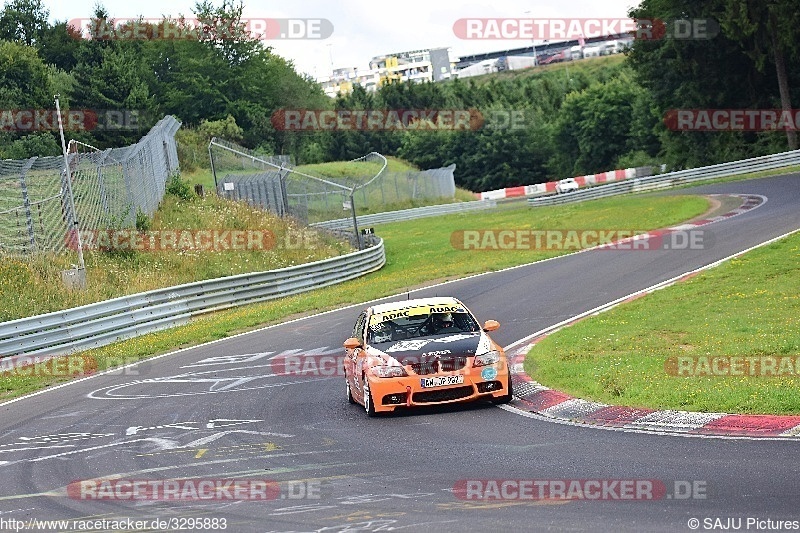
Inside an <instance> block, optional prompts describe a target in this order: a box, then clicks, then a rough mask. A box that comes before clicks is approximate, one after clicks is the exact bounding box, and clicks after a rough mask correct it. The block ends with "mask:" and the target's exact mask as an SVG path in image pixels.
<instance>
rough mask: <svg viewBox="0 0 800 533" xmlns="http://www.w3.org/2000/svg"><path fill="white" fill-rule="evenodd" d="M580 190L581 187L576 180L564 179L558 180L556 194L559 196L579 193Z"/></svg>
mask: <svg viewBox="0 0 800 533" xmlns="http://www.w3.org/2000/svg"><path fill="white" fill-rule="evenodd" d="M579 188H580V186H579V185H578V182H577V181H575V178H564V179H563V180H558V183H556V192H557V193H558V194H562V193H565V192H572V191H577V190H578V189H579Z"/></svg>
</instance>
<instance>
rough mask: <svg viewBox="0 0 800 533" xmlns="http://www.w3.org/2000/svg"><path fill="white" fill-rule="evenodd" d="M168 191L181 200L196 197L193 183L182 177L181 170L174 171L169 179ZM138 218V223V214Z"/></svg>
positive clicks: (137, 217)
mask: <svg viewBox="0 0 800 533" xmlns="http://www.w3.org/2000/svg"><path fill="white" fill-rule="evenodd" d="M166 192H167V194H171V195H172V196H175V197H176V198H180V199H181V200H186V201H191V200H192V199H194V198H195V194H194V191H193V190H192V186H191V184H190V183H189V182H188V181H185V180H183V179H181V175H180V173H179V172H176V173H174V174H173V175H172V176H171V177H170V178H169V180H168V181H167V189H166ZM136 220H137V223H138V221H139V216H138V214H137V216H136Z"/></svg>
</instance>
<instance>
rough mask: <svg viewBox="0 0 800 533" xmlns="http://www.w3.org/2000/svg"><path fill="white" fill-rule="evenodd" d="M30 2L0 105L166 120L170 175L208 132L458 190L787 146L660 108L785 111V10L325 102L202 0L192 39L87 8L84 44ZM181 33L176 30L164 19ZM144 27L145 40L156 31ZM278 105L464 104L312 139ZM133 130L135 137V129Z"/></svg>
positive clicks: (759, 10) (791, 40) (709, 12)
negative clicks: (462, 116)
mask: <svg viewBox="0 0 800 533" xmlns="http://www.w3.org/2000/svg"><path fill="white" fill-rule="evenodd" d="M41 2H42V0H10V1H9V2H8V3H7V4H6V6H5V8H4V9H3V11H2V13H0V102H3V105H2V107H3V108H4V109H36V108H50V107H52V99H53V94H56V93H58V94H61V95H62V104H64V105H65V106H66V107H70V108H73V109H80V108H89V109H131V110H139V111H140V112H142V113H143V115H144V116H145V117H149V118H150V119H151V120H150V122H154V121H155V120H157V119H158V118H160V117H161V116H163V115H164V114H173V115H175V116H176V117H178V118H179V119H180V120H181V121H182V122H183V123H184V127H183V128H182V130H181V132H180V137H179V144H180V146H181V147H182V152H181V156H182V164H183V165H184V168H187V167H191V166H192V165H203V164H207V157H206V155H205V150H204V148H205V143H206V142H207V140H208V138H210V136H212V135H219V136H223V137H226V138H229V139H231V140H235V141H238V142H241V143H242V144H244V145H246V146H248V147H249V148H253V149H256V150H259V151H262V152H263V153H267V154H270V153H288V154H292V155H294V156H295V157H296V159H297V160H298V161H299V162H305V163H314V162H320V161H327V160H341V159H349V158H354V157H358V156H361V155H363V154H365V153H367V152H369V151H373V150H375V151H379V152H381V153H384V154H387V155H397V156H399V157H402V158H405V159H408V160H409V161H411V162H413V163H416V164H417V165H419V166H420V167H423V168H430V167H435V166H446V165H449V164H451V163H455V164H456V165H457V169H458V170H457V172H456V176H457V180H458V181H459V184H460V185H462V186H465V187H467V188H470V189H472V190H486V189H492V188H499V187H504V186H510V185H519V184H532V183H538V182H542V181H548V180H552V179H554V178H560V177H566V176H573V175H580V174H586V173H592V172H599V171H604V170H610V169H612V168H623V167H629V166H638V165H644V164H656V163H666V164H667V166H668V167H670V168H686V167H693V166H699V165H705V164H711V163H716V162H721V161H728V160H733V159H737V158H744V157H749V156H755V155H762V154H766V153H774V152H777V151H783V150H786V149H787V147H789V148H796V147H797V146H796V145H797V139H796V135H795V134H794V132H788V133H785V132H761V133H759V132H724V133H722V132H714V133H711V132H676V131H671V130H669V129H668V128H667V127H666V126H665V123H664V116H665V114H666V113H667V111H668V110H671V109H703V108H711V109H714V108H731V109H742V108H744V109H747V108H772V109H774V108H784V109H791V108H792V106H793V102H796V97H795V98H794V99H793V95H792V93H791V87H796V86H797V84H798V81H800V62H798V61H797V60H798V58H799V51H798V48H797V44H796V43H797V42H800V39H798V37H800V36H798V32H800V25H798V24H797V22H798V19H800V15H798V13H797V12H796V11H797V10H796V9H794V7H795V6H794V0H770V1H769V2H764V1H763V0H642V1H641V3H640V4H639V6H638V7H636V8H635V9H633V10H632V12H631V13H630V15H631V16H633V17H635V18H644V19H650V20H652V19H661V20H675V19H684V18H689V19H695V18H696V19H707V18H713V19H715V20H718V21H719V22H720V25H721V33H720V34H719V35H717V36H715V37H713V38H710V39H696V40H690V39H671V38H665V39H661V40H653V41H644V40H641V41H636V42H635V44H634V46H633V48H632V50H631V51H630V53H629V54H628V55H627V57H626V58H625V60H624V61H622V60H617V59H616V58H613V59H609V58H605V59H594V60H585V61H581V62H579V63H568V64H564V65H560V66H557V67H555V68H549V69H547V70H543V71H541V72H539V71H538V70H539V69H537V71H533V72H531V71H528V72H524V73H512V75H490V76H485V77H481V78H477V79H468V80H453V81H449V82H444V83H437V84H432V83H426V84H390V85H387V86H385V87H383V88H382V89H381V90H380V91H378V92H377V93H370V92H367V91H365V90H364V89H362V88H360V87H356V88H355V90H354V91H353V92H352V93H350V94H348V95H341V96H339V97H338V98H336V99H330V98H327V97H326V96H325V95H324V94H323V92H322V90H321V88H320V87H319V85H318V84H316V83H315V82H314V81H313V80H310V79H308V78H306V77H304V76H301V75H299V74H298V73H297V72H296V71H295V69H294V67H293V65H292V64H291V62H288V61H286V60H284V59H283V58H281V57H279V56H277V55H275V54H273V53H272V51H271V49H270V48H269V47H265V46H263V43H262V42H260V41H257V40H254V39H253V38H251V37H250V36H248V35H247V34H246V33H245V32H244V30H243V29H242V28H243V25H241V24H240V20H241V14H242V9H243V5H242V4H241V3H238V4H237V3H235V2H234V1H233V0H223V1H222V5H221V6H219V7H215V6H214V5H212V4H211V3H210V2H209V1H208V0H203V1H200V2H198V3H197V4H196V6H195V9H194V16H195V18H197V19H199V20H201V21H203V22H204V24H205V31H203V32H201V33H200V34H199V35H198V37H197V38H196V39H182V40H169V39H127V40H116V39H104V38H102V37H103V32H104V31H107V30H108V28H113V27H114V22H113V19H112V17H111V16H110V15H109V14H108V13H107V12H105V11H104V10H103V8H102V7H98V8H97V11H96V13H95V17H96V18H95V21H94V24H93V27H94V31H95V32H96V35H95V38H94V39H83V38H80V36H79V35H77V34H76V31H75V30H74V29H72V28H69V27H68V26H67V25H66V23H64V22H59V23H56V24H52V25H51V24H49V23H48V22H47V20H48V14H47V11H46V10H45V9H44V8H43V6H42V3H41ZM169 23H170V24H173V25H175V24H177V25H180V24H183V22H182V21H180V20H178V21H169ZM149 31H151V32H158V31H160V28H159V27H158V26H152V25H151V27H150V29H149ZM280 109H338V110H369V109H384V110H385V109H395V110H397V109H464V110H466V109H477V110H479V111H480V113H481V114H482V116H483V117H484V118H486V119H487V122H488V123H487V124H485V125H484V127H483V128H481V129H478V130H471V131H446V130H444V131H443V130H437V131H432V130H417V131H402V132H398V131H386V132H372V131H315V132H308V131H304V132H291V131H281V130H280V129H279V128H278V129H276V127H275V125H274V124H272V122H271V118H272V117H273V114H274V113H275V112H276V111H277V110H280ZM142 127H143V129H146V128H147V127H149V124H148V122H147V120H143V121H142ZM142 133H144V132H143V131H93V132H83V133H77V134H75V133H71V135H70V136H71V137H73V138H78V139H79V140H82V141H84V142H87V143H89V144H93V145H95V146H99V147H105V146H120V145H122V144H125V143H128V142H133V141H135V140H137V139H138V138H139V136H141V135H142ZM55 153H58V145H57V143H56V140H55V138H54V136H53V135H52V134H48V133H33V132H19V131H16V132H15V131H4V129H3V128H0V157H10V158H19V157H26V156H30V155H51V154H55Z"/></svg>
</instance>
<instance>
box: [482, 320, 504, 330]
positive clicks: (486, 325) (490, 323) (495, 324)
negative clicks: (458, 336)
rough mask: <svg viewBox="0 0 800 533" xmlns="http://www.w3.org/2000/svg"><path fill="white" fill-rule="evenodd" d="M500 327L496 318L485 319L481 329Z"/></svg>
mask: <svg viewBox="0 0 800 533" xmlns="http://www.w3.org/2000/svg"><path fill="white" fill-rule="evenodd" d="M499 327H500V322H498V321H497V320H487V321H486V322H484V323H483V331H494V330H496V329H497V328H499Z"/></svg>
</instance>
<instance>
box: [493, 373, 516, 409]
mask: <svg viewBox="0 0 800 533" xmlns="http://www.w3.org/2000/svg"><path fill="white" fill-rule="evenodd" d="M513 399H514V386H513V385H512V384H511V377H510V376H509V378H508V394H506V395H504V396H500V397H499V398H492V403H493V404H496V405H502V404H505V403H509V402H511V400H513Z"/></svg>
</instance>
